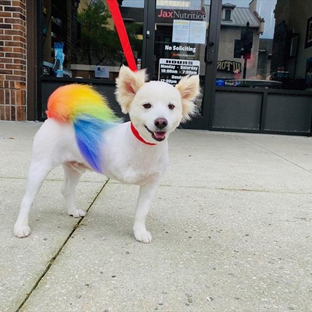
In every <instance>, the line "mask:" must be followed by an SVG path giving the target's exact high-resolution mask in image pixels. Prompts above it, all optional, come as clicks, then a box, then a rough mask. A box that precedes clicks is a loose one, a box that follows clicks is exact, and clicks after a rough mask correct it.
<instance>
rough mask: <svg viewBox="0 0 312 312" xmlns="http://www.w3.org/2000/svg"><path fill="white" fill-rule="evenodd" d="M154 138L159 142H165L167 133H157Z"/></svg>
mask: <svg viewBox="0 0 312 312" xmlns="http://www.w3.org/2000/svg"><path fill="white" fill-rule="evenodd" d="M154 136H155V138H156V139H158V140H163V139H164V138H165V136H166V132H163V131H155V132H154Z"/></svg>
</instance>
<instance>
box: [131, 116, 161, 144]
mask: <svg viewBox="0 0 312 312" xmlns="http://www.w3.org/2000/svg"><path fill="white" fill-rule="evenodd" d="M130 127H131V131H132V133H133V134H134V136H135V137H136V138H137V139H138V140H139V141H141V142H142V143H144V144H147V145H156V144H155V143H149V142H146V141H145V140H144V139H143V138H142V137H141V136H140V134H139V132H138V130H137V129H135V127H134V125H133V123H132V122H130Z"/></svg>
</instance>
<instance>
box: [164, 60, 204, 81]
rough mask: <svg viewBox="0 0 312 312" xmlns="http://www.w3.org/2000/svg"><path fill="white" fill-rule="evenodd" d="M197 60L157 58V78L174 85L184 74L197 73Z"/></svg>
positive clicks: (198, 66)
mask: <svg viewBox="0 0 312 312" xmlns="http://www.w3.org/2000/svg"><path fill="white" fill-rule="evenodd" d="M199 68H200V62H199V61H192V60H179V59H164V58H161V59H160V60H159V68H158V80H160V81H164V82H167V83H170V84H172V85H176V84H177V83H178V82H179V81H180V79H182V77H184V76H186V75H198V74H199Z"/></svg>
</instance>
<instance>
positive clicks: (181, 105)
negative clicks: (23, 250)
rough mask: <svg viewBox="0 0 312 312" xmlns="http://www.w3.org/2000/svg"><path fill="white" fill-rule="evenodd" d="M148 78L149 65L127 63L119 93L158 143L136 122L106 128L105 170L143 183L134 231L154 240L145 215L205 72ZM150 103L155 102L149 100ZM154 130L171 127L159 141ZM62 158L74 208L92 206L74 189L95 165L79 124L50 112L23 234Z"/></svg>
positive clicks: (78, 213) (22, 218) (24, 208)
mask: <svg viewBox="0 0 312 312" xmlns="http://www.w3.org/2000/svg"><path fill="white" fill-rule="evenodd" d="M145 78H146V75H145V71H144V70H141V71H137V72H133V71H131V70H130V69H129V68H127V67H125V66H123V67H121V69H120V72H119V77H118V78H117V89H116V97H117V100H118V102H119V104H120V106H121V109H122V111H123V112H124V113H129V116H130V119H131V121H132V123H133V125H134V126H135V128H136V129H137V130H138V132H139V134H140V136H141V137H142V138H143V139H144V140H145V141H147V142H150V143H156V145H154V146H150V145H146V144H144V143H142V142H141V141H139V140H138V139H137V138H136V137H135V136H134V134H133V133H132V132H131V130H130V122H126V123H122V124H120V125H117V126H115V127H112V128H110V129H109V130H106V132H105V134H104V135H105V145H103V148H102V149H101V153H102V154H101V155H102V167H103V172H104V174H105V175H106V176H107V177H109V178H112V179H115V180H117V181H120V182H122V183H131V184H138V185H139V186H140V192H139V197H138V202H137V208H136V214H135V219H134V226H133V231H134V236H135V238H136V239H137V240H138V241H141V242H144V243H149V242H151V240H152V236H151V234H150V232H148V231H147V230H146V227H145V220H146V217H147V214H148V211H149V208H150V203H151V200H152V198H153V196H154V194H155V192H156V189H157V187H158V184H159V181H160V178H161V176H162V175H163V173H164V171H165V169H166V167H167V164H168V160H169V159H168V142H167V138H168V135H169V134H170V133H171V132H172V131H174V130H175V129H176V127H177V126H178V125H179V124H180V122H181V121H185V120H187V119H189V118H190V115H191V114H192V113H193V112H194V108H195V106H194V103H193V102H192V101H193V100H194V99H195V98H196V96H197V95H198V94H199V78H198V76H191V77H185V78H183V79H182V80H181V81H180V83H179V84H178V85H177V86H176V87H173V86H171V85H169V84H167V83H164V82H159V81H151V82H145ZM147 103H149V104H151V107H149V106H148V107H146V105H145V107H144V106H143V105H144V104H147ZM169 104H173V105H174V108H172V106H170V108H169V107H168V105H169ZM159 119H160V120H161V121H164V120H165V121H166V123H167V126H165V128H163V129H159V128H158V127H157V122H156V120H159ZM146 127H147V128H148V129H149V130H150V131H148V130H147V129H146ZM154 131H165V132H166V137H165V138H164V140H162V141H161V142H159V141H158V140H157V139H155V137H153V136H152V134H151V132H154ZM158 139H159V138H158ZM60 164H62V165H63V168H64V173H65V179H64V184H63V187H62V194H63V196H64V199H65V204H66V206H67V209H68V214H69V215H72V216H74V217H82V216H85V214H86V212H85V211H84V210H81V209H78V208H77V207H76V204H75V199H74V192H75V188H76V185H77V183H78V180H79V178H80V176H81V175H82V173H83V172H84V171H85V170H87V169H89V170H91V168H90V166H89V164H88V163H87V162H86V161H85V159H84V158H83V156H82V155H81V153H80V152H79V149H78V147H77V144H76V140H75V133H74V129H73V126H72V125H71V124H70V123H60V122H58V121H56V120H54V119H53V118H50V119H47V120H46V121H45V122H44V124H43V125H42V126H41V128H40V129H39V131H38V132H37V134H36V136H35V138H34V143H33V154H32V160H31V165H30V169H29V175H28V185H27V190H26V194H25V196H24V198H23V200H22V203H21V209H20V213H19V216H18V218H17V221H16V223H15V226H14V234H15V235H16V236H17V237H26V236H28V235H29V234H30V227H29V225H28V215H29V211H30V209H31V206H32V204H33V201H34V199H35V196H36V195H37V193H38V191H39V189H40V187H41V184H42V182H43V180H44V179H45V177H46V176H47V174H48V173H49V172H50V171H51V170H52V169H53V168H54V167H56V166H58V165H60Z"/></svg>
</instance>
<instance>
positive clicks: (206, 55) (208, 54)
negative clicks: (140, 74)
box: [142, 0, 222, 130]
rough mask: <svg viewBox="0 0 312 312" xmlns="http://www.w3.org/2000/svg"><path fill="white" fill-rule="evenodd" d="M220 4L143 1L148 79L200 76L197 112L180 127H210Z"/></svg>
mask: <svg viewBox="0 0 312 312" xmlns="http://www.w3.org/2000/svg"><path fill="white" fill-rule="evenodd" d="M221 7H222V5H221V4H220V1H215V0H206V1H204V0H195V1H194V0H188V1H175V2H173V1H162V0H153V1H150V0H146V1H145V14H144V16H145V21H144V30H143V33H144V35H145V37H144V39H145V40H144V43H143V57H142V58H143V59H142V64H143V67H145V68H147V72H148V74H149V76H150V79H152V80H160V81H165V82H167V83H170V84H172V85H175V84H177V83H178V81H179V80H180V79H181V77H182V76H185V75H199V77H200V86H201V96H200V97H198V99H197V100H196V102H195V104H196V106H197V112H196V115H195V116H194V117H193V118H192V120H191V121H190V122H188V123H187V124H184V125H182V126H183V128H195V129H206V130H207V129H210V128H211V122H212V119H211V109H212V105H211V103H213V98H214V93H215V77H216V70H217V61H216V60H217V55H218V44H217V42H218V34H219V25H220V18H221ZM212 16H213V18H211V17H212Z"/></svg>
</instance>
